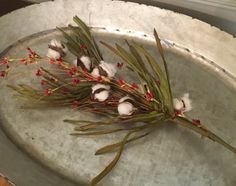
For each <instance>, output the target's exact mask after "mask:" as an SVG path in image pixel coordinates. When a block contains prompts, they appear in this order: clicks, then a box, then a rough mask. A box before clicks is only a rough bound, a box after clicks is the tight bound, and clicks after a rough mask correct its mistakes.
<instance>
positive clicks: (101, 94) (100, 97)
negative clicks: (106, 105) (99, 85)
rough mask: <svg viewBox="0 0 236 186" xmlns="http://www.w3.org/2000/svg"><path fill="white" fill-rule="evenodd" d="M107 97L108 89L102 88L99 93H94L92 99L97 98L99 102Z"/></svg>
mask: <svg viewBox="0 0 236 186" xmlns="http://www.w3.org/2000/svg"><path fill="white" fill-rule="evenodd" d="M108 97H109V91H108V90H103V91H101V92H99V93H96V94H94V99H96V100H98V101H99V102H102V101H105V100H106V99H107V98H108Z"/></svg>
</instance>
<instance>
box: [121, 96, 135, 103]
mask: <svg viewBox="0 0 236 186" xmlns="http://www.w3.org/2000/svg"><path fill="white" fill-rule="evenodd" d="M126 100H132V99H131V98H130V97H129V96H124V97H122V98H121V99H120V100H119V103H122V102H124V101H126Z"/></svg>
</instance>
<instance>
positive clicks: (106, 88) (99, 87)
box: [92, 83, 111, 94]
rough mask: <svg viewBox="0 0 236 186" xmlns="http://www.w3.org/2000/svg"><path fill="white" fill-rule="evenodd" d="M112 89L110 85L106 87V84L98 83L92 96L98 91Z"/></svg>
mask: <svg viewBox="0 0 236 186" xmlns="http://www.w3.org/2000/svg"><path fill="white" fill-rule="evenodd" d="M110 88H111V87H110V86H109V85H104V84H100V83H98V84H96V85H93V86H92V94H93V93H94V92H95V91H96V90H98V89H105V90H110Z"/></svg>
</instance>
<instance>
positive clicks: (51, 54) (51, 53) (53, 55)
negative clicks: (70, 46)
mask: <svg viewBox="0 0 236 186" xmlns="http://www.w3.org/2000/svg"><path fill="white" fill-rule="evenodd" d="M47 57H49V58H51V59H59V58H60V57H61V54H60V53H59V52H57V51H56V50H53V49H51V48H49V49H48V53H47Z"/></svg>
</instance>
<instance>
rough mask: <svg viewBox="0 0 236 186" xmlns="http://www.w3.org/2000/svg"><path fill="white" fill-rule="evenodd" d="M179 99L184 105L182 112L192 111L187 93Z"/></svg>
mask: <svg viewBox="0 0 236 186" xmlns="http://www.w3.org/2000/svg"><path fill="white" fill-rule="evenodd" d="M181 99H182V100H183V102H184V105H185V108H184V112H188V111H190V110H192V101H191V100H190V99H189V93H186V94H184V96H183V97H182V98H181Z"/></svg>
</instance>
